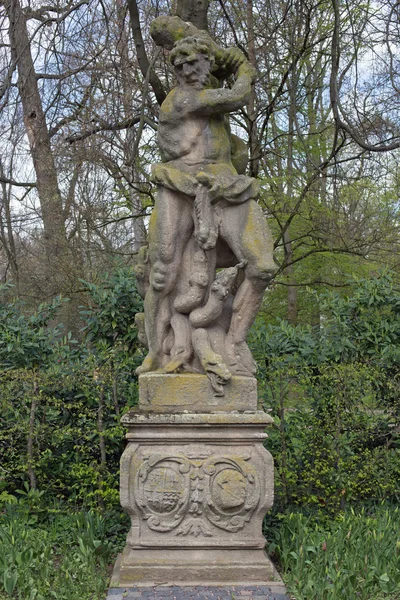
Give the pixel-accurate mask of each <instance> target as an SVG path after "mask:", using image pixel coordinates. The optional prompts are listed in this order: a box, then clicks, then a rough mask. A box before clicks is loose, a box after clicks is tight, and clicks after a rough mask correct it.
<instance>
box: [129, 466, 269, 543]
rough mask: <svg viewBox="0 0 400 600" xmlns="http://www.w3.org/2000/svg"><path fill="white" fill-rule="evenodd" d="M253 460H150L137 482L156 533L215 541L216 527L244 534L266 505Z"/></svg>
mask: <svg viewBox="0 0 400 600" xmlns="http://www.w3.org/2000/svg"><path fill="white" fill-rule="evenodd" d="M248 459H249V456H248V455H247V456H245V457H239V456H211V457H208V458H199V459H192V458H190V459H189V458H188V457H186V456H184V455H176V456H165V455H158V454H157V455H152V456H150V457H146V458H145V459H144V461H143V463H142V465H141V466H140V468H139V470H138V473H137V476H136V479H135V486H136V490H135V498H136V503H137V505H138V508H139V510H140V512H141V515H142V517H143V518H144V519H145V520H146V522H147V525H148V527H149V528H150V529H152V530H153V531H159V532H170V531H173V530H174V533H175V535H179V536H187V535H193V536H194V537H198V536H199V535H202V536H205V537H212V536H213V531H212V527H211V524H212V525H214V526H216V527H218V528H219V529H224V530H225V531H230V532H237V531H239V530H241V529H242V528H243V527H244V526H245V524H246V523H247V522H248V521H250V518H251V516H252V514H253V512H254V510H255V509H256V507H257V505H258V504H259V501H260V484H259V479H258V476H257V473H256V471H255V469H254V468H253V467H252V466H251V465H250V464H249V462H248Z"/></svg>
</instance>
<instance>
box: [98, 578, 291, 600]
mask: <svg viewBox="0 0 400 600" xmlns="http://www.w3.org/2000/svg"><path fill="white" fill-rule="evenodd" d="M149 597H150V598H171V600H240V599H242V600H244V598H246V600H289V596H287V595H286V590H285V586H284V585H283V583H280V584H279V585H277V584H276V582H273V583H271V585H268V584H263V585H250V586H249V585H246V586H241V585H235V586H227V585H224V586H212V585H209V586H198V585H196V586H187V585H186V586H184V587H183V586H176V585H168V586H167V585H158V586H151V587H148V586H136V587H130V588H125V589H123V588H111V589H109V590H108V595H107V600H122V599H123V598H124V599H126V600H129V599H132V600H133V598H141V599H144V598H149Z"/></svg>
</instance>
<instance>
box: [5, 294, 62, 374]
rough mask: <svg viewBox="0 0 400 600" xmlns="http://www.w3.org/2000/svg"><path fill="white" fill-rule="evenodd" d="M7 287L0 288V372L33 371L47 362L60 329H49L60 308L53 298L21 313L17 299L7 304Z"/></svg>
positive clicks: (59, 327) (22, 310)
mask: <svg viewBox="0 0 400 600" xmlns="http://www.w3.org/2000/svg"><path fill="white" fill-rule="evenodd" d="M11 289H12V286H10V285H3V286H0V369H15V368H34V367H38V366H40V365H43V364H46V362H47V361H48V360H51V357H52V354H53V352H54V349H55V347H56V344H55V342H56V340H57V338H59V337H60V332H61V326H60V325H58V326H56V327H49V325H50V323H51V321H52V319H54V317H55V315H56V313H57V311H58V309H59V308H60V306H61V304H62V300H61V298H59V297H57V298H55V299H54V300H53V301H52V302H50V303H47V304H40V305H39V307H38V308H37V309H36V310H35V311H34V312H33V313H32V314H28V315H27V314H25V313H24V308H25V305H24V302H23V301H21V300H20V299H13V300H12V301H7V299H6V296H7V292H9V291H10V290H11Z"/></svg>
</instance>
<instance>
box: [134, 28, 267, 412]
mask: <svg viewBox="0 0 400 600" xmlns="http://www.w3.org/2000/svg"><path fill="white" fill-rule="evenodd" d="M151 34H152V36H153V38H154V39H155V41H156V43H157V44H159V45H162V46H163V47H165V48H167V49H169V50H171V53H170V60H171V63H172V65H173V67H174V70H175V75H176V80H177V86H176V87H175V88H174V89H173V90H172V91H171V92H170V93H169V94H168V96H167V98H166V99H165V101H164V102H163V104H162V106H161V108H160V119H159V127H158V141H159V147H160V155H161V161H162V162H161V163H159V164H155V165H153V167H152V178H153V181H154V182H155V183H156V184H157V198H156V203H155V206H154V210H153V212H152V216H151V220H150V225H149V235H148V248H146V249H145V250H143V251H142V252H140V253H139V255H138V268H137V272H138V275H139V279H140V282H139V283H140V285H139V291H140V292H141V293H142V295H143V296H144V298H145V303H144V304H145V316H144V317H141V316H139V317H137V319H136V323H137V326H138V329H139V332H140V340H141V341H142V342H143V343H144V345H145V346H146V347H147V348H148V350H149V352H148V355H147V357H146V358H145V360H144V361H143V364H142V365H141V366H140V367H139V368H138V370H137V372H138V373H140V374H143V373H151V372H154V371H159V370H162V371H164V372H165V373H178V372H179V373H181V372H189V373H204V374H206V375H207V377H208V378H209V381H210V384H211V387H212V389H213V393H214V395H215V396H221V397H222V396H224V395H225V394H226V393H227V388H228V386H229V384H230V382H231V381H232V376H245V377H248V378H250V379H251V378H252V376H253V375H254V373H255V363H254V361H253V359H252V356H251V352H250V350H249V348H248V346H247V344H246V337H247V334H248V332H249V329H250V327H251V325H252V323H253V321H254V319H255V317H256V314H257V312H258V309H259V307H260V304H261V301H262V297H263V293H264V290H265V288H266V287H267V285H268V283H269V282H270V281H271V280H272V277H273V274H274V272H275V268H276V267H275V263H274V260H273V256H272V252H273V243H272V237H271V234H270V231H269V229H268V226H267V223H266V220H265V218H264V215H263V213H262V210H261V208H260V207H259V205H258V204H257V202H256V198H257V195H258V193H259V185H258V183H257V181H256V180H255V179H253V178H252V177H248V176H247V175H246V174H245V170H246V151H245V144H244V143H240V141H238V139H237V138H235V137H232V135H231V133H230V128H229V123H228V120H227V118H226V116H227V115H228V114H229V113H231V112H234V111H236V110H238V109H240V108H241V107H243V106H244V105H245V104H246V103H247V102H248V100H249V97H250V94H251V85H252V83H253V82H254V79H255V77H256V71H255V69H254V68H253V67H252V66H251V65H250V63H249V62H248V61H247V59H246V57H245V56H244V54H243V53H242V52H241V51H240V50H239V49H238V48H228V49H223V48H220V47H218V45H217V44H216V43H215V42H214V41H213V40H212V39H211V37H210V35H209V34H208V33H206V32H204V31H199V30H198V29H196V27H194V26H193V25H192V24H188V23H185V22H184V21H182V20H180V19H179V18H177V17H165V16H163V17H159V18H158V19H156V20H155V22H154V23H153V25H152V28H151ZM213 73H215V74H216V75H217V76H218V77H219V78H220V79H223V78H226V77H228V76H230V75H234V77H235V79H236V81H235V83H234V84H233V86H232V87H230V88H225V87H221V81H219V80H218V79H217V78H216V77H214V75H213ZM237 169H238V170H237ZM166 401H168V399H167V400H166ZM228 407H229V402H228Z"/></svg>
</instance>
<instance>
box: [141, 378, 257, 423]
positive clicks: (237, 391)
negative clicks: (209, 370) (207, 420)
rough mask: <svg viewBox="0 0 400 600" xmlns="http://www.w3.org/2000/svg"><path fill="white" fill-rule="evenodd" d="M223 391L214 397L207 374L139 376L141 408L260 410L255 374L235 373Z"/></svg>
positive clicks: (176, 410)
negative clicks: (258, 407) (242, 375)
mask: <svg viewBox="0 0 400 600" xmlns="http://www.w3.org/2000/svg"><path fill="white" fill-rule="evenodd" d="M224 392H225V395H224V396H215V395H214V391H213V389H212V387H211V384H210V380H209V379H208V377H207V376H206V375H198V374H195V373H179V374H170V375H168V374H165V373H157V372H155V373H154V372H153V373H145V374H143V375H140V377H139V409H140V410H142V411H152V412H159V413H160V412H167V413H171V412H173V413H180V412H183V411H184V410H188V411H190V412H208V411H212V412H215V411H230V410H240V411H244V410H256V409H257V381H256V379H255V378H254V377H239V376H234V377H232V380H231V381H230V382H229V383H227V385H225V386H224Z"/></svg>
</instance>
